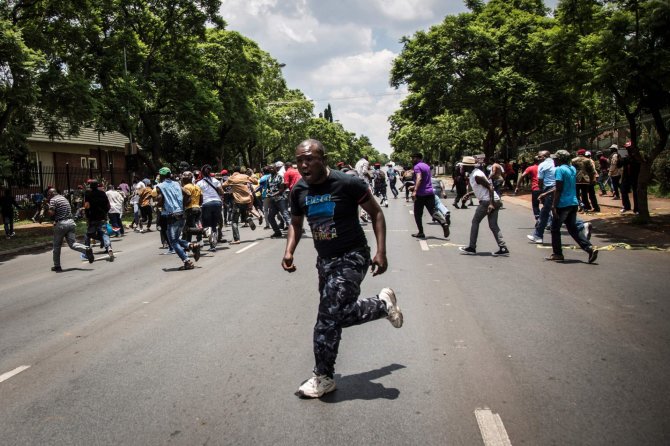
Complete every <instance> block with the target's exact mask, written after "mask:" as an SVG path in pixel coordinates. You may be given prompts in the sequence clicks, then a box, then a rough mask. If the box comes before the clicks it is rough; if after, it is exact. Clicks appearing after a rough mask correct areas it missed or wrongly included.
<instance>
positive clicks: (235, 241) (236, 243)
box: [230, 240, 240, 245]
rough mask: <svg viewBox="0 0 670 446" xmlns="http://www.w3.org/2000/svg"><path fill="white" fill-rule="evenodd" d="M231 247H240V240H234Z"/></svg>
mask: <svg viewBox="0 0 670 446" xmlns="http://www.w3.org/2000/svg"><path fill="white" fill-rule="evenodd" d="M230 244H231V245H239V244H240V241H239V240H233V241H231V242H230Z"/></svg>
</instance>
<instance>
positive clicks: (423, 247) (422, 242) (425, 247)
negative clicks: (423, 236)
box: [419, 240, 430, 251]
mask: <svg viewBox="0 0 670 446" xmlns="http://www.w3.org/2000/svg"><path fill="white" fill-rule="evenodd" d="M419 245H421V251H428V250H429V249H430V248H429V247H428V242H427V241H425V240H419Z"/></svg>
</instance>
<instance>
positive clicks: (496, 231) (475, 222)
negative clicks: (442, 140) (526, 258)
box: [458, 156, 509, 256]
mask: <svg viewBox="0 0 670 446" xmlns="http://www.w3.org/2000/svg"><path fill="white" fill-rule="evenodd" d="M462 164H463V169H464V170H465V171H466V172H467V171H470V172H471V173H470V185H471V186H472V192H469V193H468V194H467V195H466V196H465V197H463V201H465V200H466V198H467V197H468V196H469V195H470V194H474V195H475V196H476V197H477V200H479V205H478V206H477V209H476V210H475V215H474V216H473V217H472V226H471V227H470V244H469V245H468V246H467V247H463V246H461V247H460V248H458V249H459V251H461V254H469V255H474V254H477V237H478V235H479V224H480V223H481V221H482V220H483V219H484V217H487V218H488V221H489V228H490V229H491V232H492V233H493V237H494V238H495V240H496V243H497V244H498V251H496V252H494V253H493V255H494V256H508V255H509V250H508V249H507V246H506V245H505V241H504V240H503V236H502V232H501V231H500V227H499V226H498V211H499V210H500V207H501V206H502V203H501V202H500V196H499V195H498V193H497V192H496V191H494V190H493V185H492V184H491V182H490V181H489V179H488V178H487V177H486V174H485V173H484V172H482V170H481V169H480V165H479V164H477V162H476V160H475V158H474V157H472V156H464V157H463V161H462Z"/></svg>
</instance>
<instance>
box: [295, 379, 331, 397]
mask: <svg viewBox="0 0 670 446" xmlns="http://www.w3.org/2000/svg"><path fill="white" fill-rule="evenodd" d="M333 390H335V380H334V379H333V378H328V377H327V376H326V375H314V376H312V377H311V378H310V379H308V380H307V381H305V382H304V383H302V384H301V385H300V387H298V392H297V395H298V396H300V397H303V398H321V397H322V396H323V395H325V394H326V393H329V392H332V391H333Z"/></svg>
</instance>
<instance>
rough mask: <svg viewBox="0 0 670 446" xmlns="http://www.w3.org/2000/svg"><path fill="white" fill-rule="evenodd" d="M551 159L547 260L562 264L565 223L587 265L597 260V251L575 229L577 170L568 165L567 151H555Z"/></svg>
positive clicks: (568, 155) (581, 233)
mask: <svg viewBox="0 0 670 446" xmlns="http://www.w3.org/2000/svg"><path fill="white" fill-rule="evenodd" d="M552 158H554V162H555V165H556V169H555V171H554V176H555V181H556V191H555V192H554V194H553V198H552V204H551V212H552V217H553V221H552V224H551V248H552V250H553V253H552V254H551V255H550V256H549V257H547V260H552V261H558V262H562V261H563V260H565V258H564V257H563V249H562V246H561V226H563V224H564V223H565V226H566V228H567V229H568V233H569V234H570V236H572V238H573V239H574V240H575V242H577V244H578V245H579V247H580V248H582V249H583V250H584V251H586V253H587V254H588V255H589V260H588V262H589V263H593V262H595V261H596V259H597V258H598V251H597V250H595V249H593V246H592V245H591V242H590V241H589V240H588V239H587V238H586V237H585V236H584V234H583V232H581V231H580V230H579V228H578V227H577V208H578V207H579V201H578V200H577V170H576V169H575V168H574V167H573V166H571V165H570V159H571V155H570V152H568V151H567V150H559V151H557V152H556V153H555V154H554V155H553V156H552Z"/></svg>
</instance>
